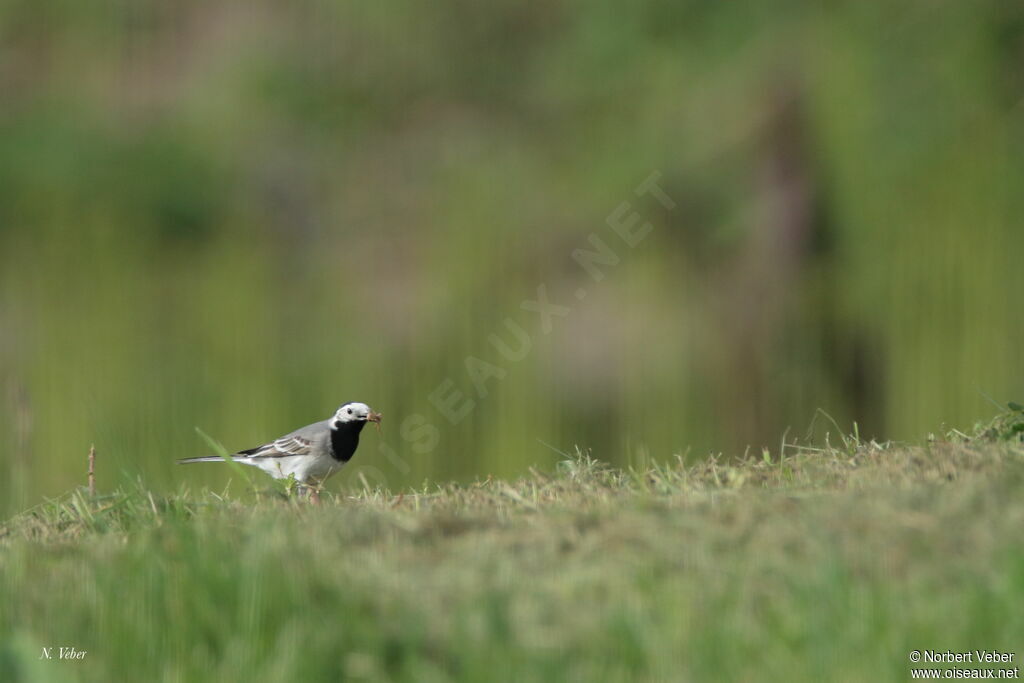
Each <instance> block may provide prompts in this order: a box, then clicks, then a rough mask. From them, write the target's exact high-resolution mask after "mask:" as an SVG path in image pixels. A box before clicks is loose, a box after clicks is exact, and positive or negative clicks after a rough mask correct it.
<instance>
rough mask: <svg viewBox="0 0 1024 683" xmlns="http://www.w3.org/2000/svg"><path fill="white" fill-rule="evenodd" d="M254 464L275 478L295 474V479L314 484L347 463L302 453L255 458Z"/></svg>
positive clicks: (285, 477)
mask: <svg viewBox="0 0 1024 683" xmlns="http://www.w3.org/2000/svg"><path fill="white" fill-rule="evenodd" d="M252 464H253V465H255V466H256V467H259V468H260V469H261V470H263V471H264V472H266V473H267V474H269V475H270V476H272V477H273V478H274V479H287V478H288V477H290V476H292V475H294V476H295V480H296V481H298V482H300V483H302V484H313V483H317V482H321V481H323V480H325V479H327V477H329V476H331V475H332V474H334V473H335V472H337V471H338V470H340V469H341V468H342V467H343V466H344V464H345V463H343V462H340V461H338V460H335V459H334V458H332V457H330V456H328V457H323V458H310V457H308V456H302V455H293V456H287V455H286V456H282V457H279V458H253V463H252Z"/></svg>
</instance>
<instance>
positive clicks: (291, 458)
mask: <svg viewBox="0 0 1024 683" xmlns="http://www.w3.org/2000/svg"><path fill="white" fill-rule="evenodd" d="M380 420H381V415H380V413H375V412H373V411H372V410H370V406H368V405H366V404H365V403H346V404H345V405H343V406H341V407H340V408H338V411H337V412H336V413H334V415H333V416H332V417H329V418H328V419H326V420H321V421H320V422H315V423H313V424H311V425H306V426H305V427H302V428H301V429H296V430H295V431H294V432H291V433H290V434H285V435H284V436H282V437H281V438H280V439H276V440H274V441H271V442H270V443H266V444H263V445H262V446H257V447H256V448H250V449H248V450H244V451H238V452H237V453H234V454H232V455H231V459H232V460H234V461H235V462H240V463H244V464H246V465H253V466H254V467H259V468H260V469H261V470H263V471H264V472H266V473H267V474H269V475H270V476H272V477H273V478H274V479H287V478H288V477H290V476H292V475H294V476H295V481H297V482H299V483H300V484H302V485H304V486H308V487H313V488H315V487H318V486H319V485H320V484H322V483H323V482H324V480H326V479H327V478H328V477H329V476H331V475H332V474H334V473H335V472H337V471H338V470H340V469H341V468H342V467H344V466H345V463H347V462H348V461H349V460H351V459H352V456H353V455H354V454H355V452H356V448H357V447H358V446H359V432H361V431H363V427H364V426H365V425H366V423H367V422H376V423H378V424H379V423H380ZM223 461H224V458H222V457H220V456H219V455H206V456H203V457H201V458H187V459H185V460H179V461H178V462H179V463H181V464H186V463H191V462H223Z"/></svg>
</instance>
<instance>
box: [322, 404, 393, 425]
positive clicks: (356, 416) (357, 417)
mask: <svg viewBox="0 0 1024 683" xmlns="http://www.w3.org/2000/svg"><path fill="white" fill-rule="evenodd" d="M380 418H381V415H380V413H375V412H373V410H371V409H370V406H368V405H366V404H365V403H346V404H345V405H343V406H342V407H340V408H338V412H336V413H334V419H333V420H331V423H332V425H338V424H350V423H356V422H380Z"/></svg>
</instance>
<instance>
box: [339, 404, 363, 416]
mask: <svg viewBox="0 0 1024 683" xmlns="http://www.w3.org/2000/svg"><path fill="white" fill-rule="evenodd" d="M349 410H351V411H352V412H353V413H369V412H370V406H368V405H366V404H365V403H346V404H345V405H343V406H341V407H340V408H338V413H339V414H340V413H345V414H348V411H349Z"/></svg>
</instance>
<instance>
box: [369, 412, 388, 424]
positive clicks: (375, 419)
mask: <svg viewBox="0 0 1024 683" xmlns="http://www.w3.org/2000/svg"><path fill="white" fill-rule="evenodd" d="M382 417H384V416H383V415H381V414H380V413H375V412H373V411H372V410H371V411H370V414H369V415H367V416H366V421H367V422H377V423H379V422H380V419H381V418H382Z"/></svg>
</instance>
